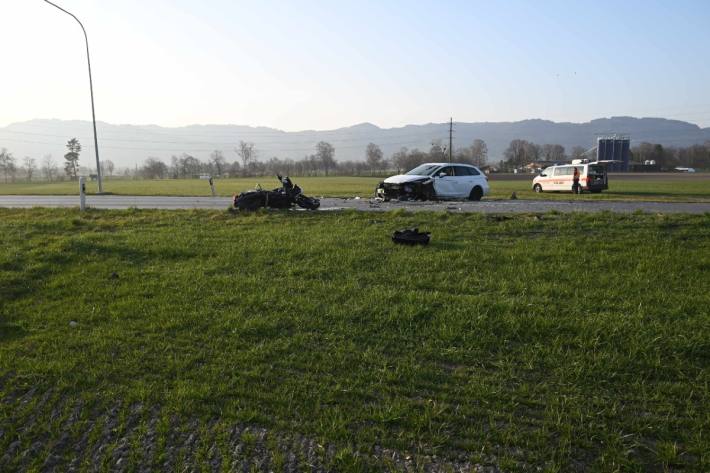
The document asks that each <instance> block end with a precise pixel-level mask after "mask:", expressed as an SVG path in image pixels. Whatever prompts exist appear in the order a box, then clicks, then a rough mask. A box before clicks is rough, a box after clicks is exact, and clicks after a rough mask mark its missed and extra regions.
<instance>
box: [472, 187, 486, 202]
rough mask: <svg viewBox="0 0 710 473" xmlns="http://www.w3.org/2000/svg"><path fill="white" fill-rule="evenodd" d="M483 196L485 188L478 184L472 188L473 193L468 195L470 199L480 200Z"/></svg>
mask: <svg viewBox="0 0 710 473" xmlns="http://www.w3.org/2000/svg"><path fill="white" fill-rule="evenodd" d="M481 197H483V189H481V187H480V186H476V187H474V188H473V189H471V193H470V194H469V195H468V200H474V201H479V200H481Z"/></svg>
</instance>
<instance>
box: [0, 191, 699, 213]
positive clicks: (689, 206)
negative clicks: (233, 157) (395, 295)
mask: <svg viewBox="0 0 710 473" xmlns="http://www.w3.org/2000/svg"><path fill="white" fill-rule="evenodd" d="M86 203H87V205H88V206H89V207H93V208H99V209H127V208H140V209H168V210H173V209H227V208H228V207H229V206H230V205H231V198H228V197H215V198H213V197H154V196H150V197H149V196H119V195H89V196H87V197H86ZM78 206H79V197H78V196H39V195H18V196H14V195H3V196H0V207H15V208H31V207H78ZM402 208H403V209H406V210H412V211H419V210H429V211H448V212H484V213H509V212H512V213H534V212H550V211H553V210H554V211H558V212H600V211H611V212H636V211H642V212H653V213H694V214H698V213H706V212H710V202H702V203H686V202H610V201H596V202H595V201H588V200H585V201H574V200H568V201H550V200H483V201H481V202H387V203H384V202H373V201H370V200H369V199H335V198H325V199H322V200H321V210H340V209H357V210H366V211H385V210H396V209H402Z"/></svg>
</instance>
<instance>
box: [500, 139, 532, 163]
mask: <svg viewBox="0 0 710 473" xmlns="http://www.w3.org/2000/svg"><path fill="white" fill-rule="evenodd" d="M503 155H504V156H505V164H506V165H507V166H508V167H511V168H517V167H520V166H524V165H526V164H528V163H532V162H535V161H537V160H538V159H539V158H540V147H539V146H538V145H536V144H535V143H531V142H529V141H526V140H513V141H511V142H510V144H509V145H508V148H507V149H506V150H505V152H504V153H503Z"/></svg>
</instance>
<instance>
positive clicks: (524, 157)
mask: <svg viewBox="0 0 710 473" xmlns="http://www.w3.org/2000/svg"><path fill="white" fill-rule="evenodd" d="M66 147H67V153H66V154H65V155H64V161H63V171H64V173H63V174H62V173H60V167H59V164H58V163H57V162H56V161H55V160H54V158H53V157H52V155H46V156H45V157H44V158H43V159H42V161H41V162H40V163H38V162H37V161H36V160H35V159H34V158H30V157H25V158H24V159H23V160H22V163H21V164H19V165H18V163H17V159H16V158H15V157H14V156H13V155H12V153H10V152H8V151H7V149H5V148H2V149H0V173H1V174H2V176H3V179H4V181H5V182H6V183H7V182H14V181H15V179H16V178H17V176H18V175H20V176H24V177H25V178H26V180H28V181H32V180H33V179H35V178H36V177H37V176H38V175H41V176H42V177H43V178H44V179H45V180H48V181H54V180H60V179H64V178H68V179H76V178H77V176H78V175H79V174H80V173H84V174H91V173H92V171H91V170H88V169H86V168H81V167H80V166H79V156H80V154H81V151H82V147H81V143H79V141H78V140H77V139H76V138H72V139H71V140H69V141H68V142H67V145H66ZM234 152H235V153H236V155H237V157H238V159H237V160H235V161H232V162H230V161H228V160H227V158H226V157H225V156H224V153H223V152H222V151H220V150H215V151H214V152H212V153H211V155H210V157H209V159H208V160H207V161H206V162H204V161H201V160H199V159H197V158H196V157H194V156H191V155H189V154H182V155H180V156H172V158H171V159H170V163H169V164H168V163H165V162H163V161H162V160H160V159H158V158H154V157H150V158H148V159H147V160H146V161H145V162H144V163H143V165H142V166H141V167H140V169H136V172H135V173H134V176H135V177H143V178H148V179H165V178H173V179H178V178H189V177H196V176H199V175H202V174H209V175H213V176H256V175H270V174H276V173H278V172H280V173H285V174H289V175H294V176H317V175H325V176H329V175H350V176H363V175H378V174H383V173H385V172H389V171H396V172H398V173H399V172H404V171H407V170H409V169H412V168H414V167H416V166H418V165H420V164H422V163H424V162H432V161H448V159H449V153H448V150H447V149H446V147H445V146H443V145H442V143H441V142H440V141H435V142H433V143H432V145H431V147H430V148H429V150H426V151H421V150H419V149H416V148H415V149H411V150H410V149H407V148H401V149H400V150H399V151H397V152H395V153H393V154H392V156H391V157H390V158H389V159H387V158H385V156H384V153H383V152H382V149H381V148H380V147H379V146H378V145H377V144H375V143H369V144H368V145H367V147H366V148H365V160H364V161H337V160H336V159H335V147H334V146H333V145H332V144H330V143H328V142H326V141H321V142H320V143H318V144H317V145H316V147H315V150H314V153H312V154H310V155H307V156H304V157H303V158H302V159H300V160H294V159H279V158H276V157H273V158H270V159H268V160H259V159H258V152H257V150H256V148H255V146H254V144H253V143H248V142H245V141H240V142H239V145H238V146H237V147H236V148H235V149H234ZM584 153H585V150H584V148H581V147H579V146H576V147H574V148H572V149H571V151H570V153H569V154H568V153H567V151H566V150H565V147H564V146H562V145H559V144H543V145H538V144H535V143H532V142H530V141H526V140H513V141H511V142H510V144H509V146H508V148H507V149H506V150H505V152H504V160H503V161H502V163H501V168H502V169H504V170H511V169H517V168H521V167H523V166H526V165H527V164H530V163H536V162H541V161H547V162H564V161H567V160H569V159H577V158H581V157H583V156H584ZM631 153H632V161H635V162H644V161H654V162H655V163H656V164H657V165H658V166H659V167H660V168H661V169H672V168H674V167H677V166H684V167H694V168H700V169H710V141H708V142H706V143H705V144H704V145H694V146H689V147H686V148H682V147H664V146H662V145H660V144H652V143H645V142H644V143H641V144H639V145H638V146H636V147H634V148H632V150H631ZM452 158H453V160H454V161H455V162H464V163H470V164H474V165H477V166H479V167H485V166H486V165H487V162H488V147H487V145H486V142H485V141H483V140H474V141H473V143H472V144H471V145H470V146H468V147H464V148H459V149H456V150H454V152H453V153H452ZM101 169H102V174H103V175H105V176H112V175H113V173H114V170H115V166H114V164H113V162H111V161H110V160H105V161H102V162H101ZM129 174H130V173H129V171H128V170H125V175H127V176H128V175H129Z"/></svg>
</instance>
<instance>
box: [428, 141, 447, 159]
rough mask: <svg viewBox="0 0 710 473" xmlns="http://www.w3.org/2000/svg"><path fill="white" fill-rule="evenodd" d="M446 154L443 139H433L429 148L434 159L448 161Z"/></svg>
mask: <svg viewBox="0 0 710 473" xmlns="http://www.w3.org/2000/svg"><path fill="white" fill-rule="evenodd" d="M445 155H446V147H445V146H442V145H441V140H434V141H432V142H431V148H430V149H429V156H430V157H431V159H432V161H448V160H447V159H446V156H445Z"/></svg>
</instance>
